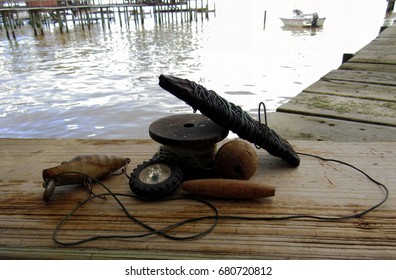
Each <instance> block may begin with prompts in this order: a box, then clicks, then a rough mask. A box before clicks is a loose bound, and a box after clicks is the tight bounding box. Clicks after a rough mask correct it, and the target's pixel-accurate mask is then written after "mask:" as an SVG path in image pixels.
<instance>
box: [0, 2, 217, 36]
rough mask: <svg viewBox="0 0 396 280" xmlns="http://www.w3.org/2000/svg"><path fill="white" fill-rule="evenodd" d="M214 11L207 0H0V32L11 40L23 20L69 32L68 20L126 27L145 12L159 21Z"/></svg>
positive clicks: (140, 21)
mask: <svg viewBox="0 0 396 280" xmlns="http://www.w3.org/2000/svg"><path fill="white" fill-rule="evenodd" d="M147 8H149V9H150V11H149V12H148V11H146V9H147ZM214 12H215V6H214V5H213V9H210V8H209V0H112V1H109V3H107V4H103V3H102V1H101V0H88V1H86V0H25V1H21V0H0V32H5V33H6V35H7V38H8V39H9V40H11V39H16V36H17V30H18V27H20V26H22V25H24V24H25V23H29V24H30V25H31V26H32V28H33V30H34V34H35V35H36V36H38V35H41V36H43V35H44V30H45V28H46V27H48V26H50V25H51V24H54V25H57V26H58V27H59V30H60V32H61V33H63V32H69V24H70V22H72V24H73V25H76V24H79V25H81V28H82V29H85V28H87V29H90V26H91V24H93V23H98V22H101V24H102V26H103V27H105V26H106V25H107V27H108V28H109V29H110V23H111V22H112V21H117V22H118V23H119V24H120V25H121V26H123V25H125V26H127V27H129V25H130V21H132V20H133V21H134V23H135V24H136V25H139V24H141V25H144V22H145V19H146V18H147V16H148V15H149V16H150V18H152V19H153V20H154V22H155V23H156V24H161V23H166V22H171V21H180V22H186V21H194V20H195V21H197V20H198V19H199V18H201V20H203V19H204V18H205V19H208V18H209V13H214ZM23 14H28V17H26V16H23ZM198 14H200V16H199V15H198Z"/></svg>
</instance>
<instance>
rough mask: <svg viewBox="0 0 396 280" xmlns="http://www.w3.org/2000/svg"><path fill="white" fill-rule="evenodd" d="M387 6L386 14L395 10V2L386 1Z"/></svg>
mask: <svg viewBox="0 0 396 280" xmlns="http://www.w3.org/2000/svg"><path fill="white" fill-rule="evenodd" d="M387 1H388V5H387V7H386V13H392V12H393V9H394V8H395V0H387Z"/></svg>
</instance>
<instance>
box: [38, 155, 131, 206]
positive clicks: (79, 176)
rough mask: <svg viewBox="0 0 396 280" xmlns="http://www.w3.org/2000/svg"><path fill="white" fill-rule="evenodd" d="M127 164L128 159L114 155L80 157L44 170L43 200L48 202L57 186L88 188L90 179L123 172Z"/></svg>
mask: <svg viewBox="0 0 396 280" xmlns="http://www.w3.org/2000/svg"><path fill="white" fill-rule="evenodd" d="M129 162H130V159H129V158H123V157H119V156H115V155H98V154H94V155H81V156H77V157H75V158H73V159H71V160H69V161H65V162H62V163H61V164H60V165H58V166H55V167H51V168H48V169H44V170H43V172H42V176H43V179H44V183H43V187H44V188H45V191H44V195H43V199H44V200H45V201H49V200H50V199H51V196H52V194H53V193H54V191H55V188H56V187H57V186H63V185H73V184H79V185H80V184H83V185H88V186H89V185H90V184H91V180H90V178H95V179H103V178H105V177H107V176H109V175H111V174H112V173H114V172H115V171H117V170H119V169H121V168H123V171H124V170H125V167H126V166H127V165H128V163H129Z"/></svg>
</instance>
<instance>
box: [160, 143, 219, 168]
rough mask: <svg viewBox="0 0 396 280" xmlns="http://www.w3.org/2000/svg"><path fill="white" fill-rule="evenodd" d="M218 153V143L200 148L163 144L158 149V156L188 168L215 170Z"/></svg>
mask: <svg viewBox="0 0 396 280" xmlns="http://www.w3.org/2000/svg"><path fill="white" fill-rule="evenodd" d="M215 155H216V145H207V146H204V147H200V148H195V149H194V148H192V147H180V146H178V147H173V146H168V145H161V146H160V147H159V149H158V153H157V155H156V156H157V157H158V158H159V159H163V160H169V161H171V162H174V163H175V164H177V165H179V166H183V168H184V169H187V170H191V171H194V170H200V169H203V170H213V169H214V168H215V165H214V157H215Z"/></svg>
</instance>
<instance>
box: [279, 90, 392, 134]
mask: <svg viewBox="0 0 396 280" xmlns="http://www.w3.org/2000/svg"><path fill="white" fill-rule="evenodd" d="M278 111H279V112H287V113H296V114H302V115H308V116H319V117H327V118H333V119H339V120H348V121H355V122H364V123H369V124H377V125H384V126H394V127H396V102H389V101H378V100H367V99H362V98H354V97H345V96H340V95H329V94H318V93H311V92H302V93H300V94H299V95H297V96H296V97H294V98H293V99H292V100H290V101H289V102H288V103H287V104H285V105H283V106H282V107H281V108H278Z"/></svg>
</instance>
